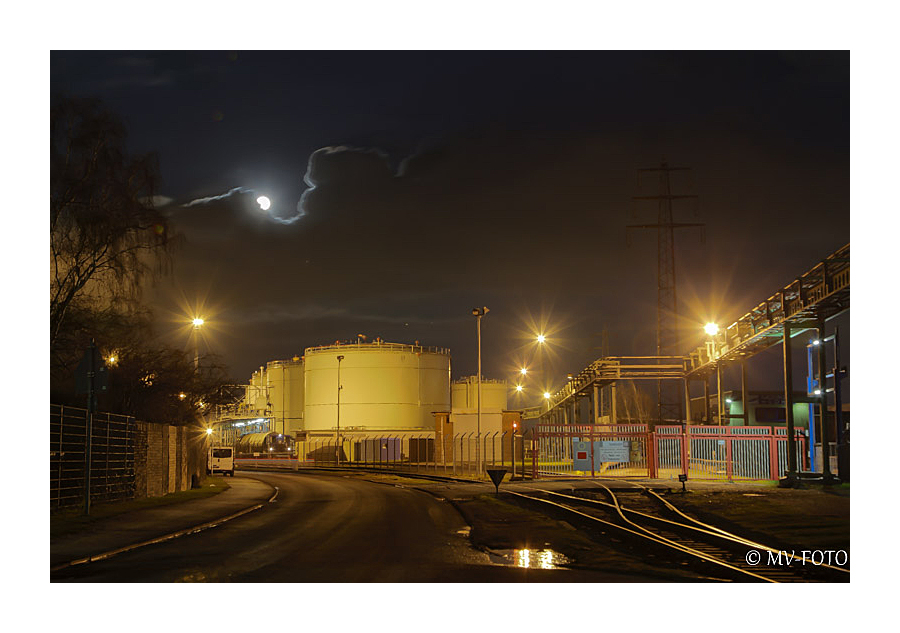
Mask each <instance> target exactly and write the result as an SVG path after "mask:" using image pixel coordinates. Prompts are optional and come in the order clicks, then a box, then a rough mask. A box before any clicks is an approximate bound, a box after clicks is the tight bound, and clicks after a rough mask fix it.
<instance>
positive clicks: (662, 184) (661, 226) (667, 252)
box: [626, 160, 704, 424]
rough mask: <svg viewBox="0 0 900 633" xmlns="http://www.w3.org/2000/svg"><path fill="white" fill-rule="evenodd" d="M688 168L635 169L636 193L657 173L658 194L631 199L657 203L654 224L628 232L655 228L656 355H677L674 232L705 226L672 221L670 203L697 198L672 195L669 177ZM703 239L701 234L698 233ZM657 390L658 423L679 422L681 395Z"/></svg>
mask: <svg viewBox="0 0 900 633" xmlns="http://www.w3.org/2000/svg"><path fill="white" fill-rule="evenodd" d="M689 169H690V168H689V167H669V165H668V163H666V161H665V160H663V161H662V162H661V164H660V166H659V167H648V168H643V169H638V190H639V191H640V190H641V176H642V175H643V174H647V173H658V174H659V193H658V194H657V195H653V196H643V195H640V196H634V197H633V200H635V201H638V200H657V201H658V202H659V212H658V215H657V221H656V224H630V225H628V226H627V227H626V239H627V230H628V229H654V230H656V236H657V304H656V355H657V356H680V355H681V345H680V341H679V338H678V329H677V327H678V323H677V318H678V298H677V295H676V292H675V229H681V228H687V227H694V226H699V227H702V226H704V225H703V224H702V223H684V222H675V221H674V220H673V218H672V201H673V200H687V199H696V198H697V196H696V195H687V194H680V195H675V194H673V193H672V186H671V182H670V180H669V174H670V173H671V172H673V171H688V170H689ZM701 239H702V233H701ZM656 385H657V387H656V389H657V421H658V423H659V424H662V423H663V422H664V421H666V420H674V419H680V417H681V414H682V412H683V411H684V404H683V402H682V397H683V396H684V394H683V393H682V390H681V389H680V388H679V385H678V384H677V383H674V382H672V383H671V384H670V383H669V382H668V381H662V380H659V381H657V383H656Z"/></svg>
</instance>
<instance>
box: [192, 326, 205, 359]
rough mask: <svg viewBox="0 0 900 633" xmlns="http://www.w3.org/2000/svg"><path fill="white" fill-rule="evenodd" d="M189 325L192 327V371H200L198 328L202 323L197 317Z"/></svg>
mask: <svg viewBox="0 0 900 633" xmlns="http://www.w3.org/2000/svg"><path fill="white" fill-rule="evenodd" d="M191 323H192V324H193V325H194V369H200V327H201V326H202V325H203V323H204V321H203V319H201V318H200V317H197V318H195V319H194V320H193V321H191Z"/></svg>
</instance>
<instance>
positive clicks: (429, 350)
mask: <svg viewBox="0 0 900 633" xmlns="http://www.w3.org/2000/svg"><path fill="white" fill-rule="evenodd" d="M354 349H358V350H374V351H396V352H418V353H423V354H444V355H447V356H449V355H450V350H449V348H446V347H429V346H426V345H415V344H410V343H388V342H386V341H377V340H376V341H374V342H372V343H361V342H359V341H347V342H340V341H336V342H335V343H332V344H331V345H319V346H316V347H307V348H306V350H305V351H304V354H318V353H321V352H331V351H336V350H338V351H349V350H354Z"/></svg>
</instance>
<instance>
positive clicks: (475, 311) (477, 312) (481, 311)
mask: <svg viewBox="0 0 900 633" xmlns="http://www.w3.org/2000/svg"><path fill="white" fill-rule="evenodd" d="M488 312H490V310H488V308H487V306H483V307H481V308H472V316H474V317H475V331H476V333H477V338H478V418H477V423H476V424H477V428H476V433H475V437H476V444H475V461H476V462H477V463H478V476H479V477H481V318H482V317H483V316H484V315H485V314H487V313H488Z"/></svg>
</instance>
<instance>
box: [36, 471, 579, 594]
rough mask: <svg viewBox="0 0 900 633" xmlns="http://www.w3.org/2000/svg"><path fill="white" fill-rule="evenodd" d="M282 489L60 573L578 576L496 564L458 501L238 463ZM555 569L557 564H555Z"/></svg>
mask: <svg viewBox="0 0 900 633" xmlns="http://www.w3.org/2000/svg"><path fill="white" fill-rule="evenodd" d="M238 477H250V478H255V479H259V480H261V481H264V482H266V483H269V484H271V485H273V486H277V487H278V489H279V493H278V497H277V499H276V501H274V502H273V503H269V504H266V505H265V507H264V508H262V509H260V510H257V511H255V512H251V513H249V514H247V515H245V516H242V517H239V518H237V519H234V520H233V521H229V522H227V523H225V524H222V525H220V526H218V527H215V528H212V529H209V530H206V531H204V532H200V533H198V534H193V535H189V536H184V537H181V538H178V539H174V540H172V541H167V542H164V543H160V544H156V545H150V546H147V547H142V548H139V549H136V550H133V551H130V552H126V553H123V554H119V555H117V556H114V557H112V558H110V559H107V560H104V561H99V562H95V563H90V564H87V565H78V566H75V567H70V568H66V569H63V570H61V571H59V572H56V573H53V574H51V580H54V581H90V582H129V581H140V582H180V581H182V582H184V581H186V582H191V581H196V582H229V581H235V582H429V581H440V582H454V581H461V582H484V581H501V582H503V581H513V582H514V581H521V580H531V581H534V580H539V578H537V577H535V574H536V573H538V572H543V574H541V578H540V580H550V581H552V580H562V579H565V580H575V579H574V578H571V577H566V578H553V577H551V576H556V575H557V574H563V575H568V573H571V572H566V571H564V570H553V571H550V570H522V569H516V568H510V567H507V566H502V565H496V564H492V563H491V562H490V560H489V559H488V557H487V555H486V554H484V553H482V552H479V551H477V550H475V549H473V548H472V547H470V545H469V541H468V538H467V536H466V535H465V532H466V528H467V525H466V523H465V522H464V521H463V519H462V517H461V516H460V515H459V513H458V512H457V511H456V510H455V509H454V508H453V506H452V505H451V504H450V503H448V502H446V501H440V500H438V499H436V498H434V497H432V496H431V495H428V494H426V493H424V492H421V491H418V490H413V489H411V488H406V487H400V486H395V485H385V484H378V483H372V482H368V481H363V480H360V479H356V478H349V477H342V476H335V475H317V474H296V473H284V474H281V473H239V474H238ZM554 571H555V573H554Z"/></svg>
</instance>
